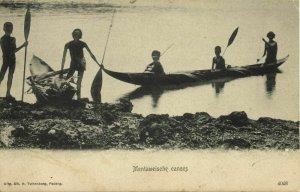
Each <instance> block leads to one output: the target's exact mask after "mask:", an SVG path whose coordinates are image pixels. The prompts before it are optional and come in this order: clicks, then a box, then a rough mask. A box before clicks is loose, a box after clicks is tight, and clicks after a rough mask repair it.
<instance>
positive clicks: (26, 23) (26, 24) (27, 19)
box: [22, 6, 31, 101]
mask: <svg viewBox="0 0 300 192" xmlns="http://www.w3.org/2000/svg"><path fill="white" fill-rule="evenodd" d="M30 22H31V14H30V10H29V6H28V7H27V11H26V14H25V20H24V37H25V41H26V42H27V40H28V36H29V32H30ZM26 57H27V46H26V47H25V56H24V71H23V87H22V101H23V99H24V85H25V72H26Z"/></svg>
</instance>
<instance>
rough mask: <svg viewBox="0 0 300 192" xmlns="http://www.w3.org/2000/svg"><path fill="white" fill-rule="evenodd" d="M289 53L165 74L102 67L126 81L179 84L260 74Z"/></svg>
mask: <svg viewBox="0 0 300 192" xmlns="http://www.w3.org/2000/svg"><path fill="white" fill-rule="evenodd" d="M288 57H289V55H288V56H286V57H285V58H283V59H278V60H277V61H276V62H274V63H266V64H264V63H258V64H252V65H246V66H242V67H230V68H227V69H224V70H215V71H211V70H210V69H208V70H195V71H185V72H175V73H169V74H165V75H155V74H153V73H122V72H115V71H110V70H108V69H105V68H104V69H103V70H104V72H105V73H107V74H108V75H110V76H111V77H113V78H115V79H118V80H120V81H124V82H126V83H131V84H135V85H141V86H156V85H157V86H164V85H179V84H186V83H194V82H202V81H211V80H214V79H221V78H227V77H229V78H240V77H248V76H254V75H261V74H264V73H267V72H269V71H272V70H274V69H277V68H278V67H279V66H280V65H282V64H283V63H284V62H285V61H286V60H287V59H288Z"/></svg>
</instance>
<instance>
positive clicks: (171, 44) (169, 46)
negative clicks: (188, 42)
mask: <svg viewBox="0 0 300 192" xmlns="http://www.w3.org/2000/svg"><path fill="white" fill-rule="evenodd" d="M173 45H174V43H172V44H171V45H170V46H169V47H168V48H167V49H166V50H165V51H164V52H163V53H162V54H161V56H160V57H162V56H163V55H164V54H165V53H166V52H167V51H168V50H169V49H170V48H171V47H172V46H173Z"/></svg>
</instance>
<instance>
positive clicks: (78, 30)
mask: <svg viewBox="0 0 300 192" xmlns="http://www.w3.org/2000/svg"><path fill="white" fill-rule="evenodd" d="M76 32H79V33H80V35H79V39H81V38H82V31H81V29H78V28H77V29H74V30H73V32H72V37H73V38H74V35H75V33H76Z"/></svg>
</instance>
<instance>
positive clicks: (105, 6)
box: [0, 0, 299, 120]
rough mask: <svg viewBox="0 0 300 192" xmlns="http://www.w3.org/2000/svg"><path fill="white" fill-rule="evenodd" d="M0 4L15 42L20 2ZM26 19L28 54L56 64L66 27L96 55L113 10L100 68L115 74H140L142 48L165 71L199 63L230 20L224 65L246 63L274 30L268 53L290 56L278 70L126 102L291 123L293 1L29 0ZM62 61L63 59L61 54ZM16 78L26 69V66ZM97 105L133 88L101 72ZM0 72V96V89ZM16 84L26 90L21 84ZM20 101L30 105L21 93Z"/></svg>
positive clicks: (294, 96) (203, 64)
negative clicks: (273, 49)
mask: <svg viewBox="0 0 300 192" xmlns="http://www.w3.org/2000/svg"><path fill="white" fill-rule="evenodd" d="M9 2H10V3H5V1H4V2H1V3H0V4H1V6H0V23H1V25H3V23H4V22H5V21H11V22H13V23H14V32H13V36H14V37H16V38H17V44H18V45H20V44H21V43H22V42H23V41H24V35H23V22H24V14H25V12H26V9H25V3H23V1H15V2H14V3H11V2H12V1H9ZM32 2H34V3H33V5H32V8H31V12H32V21H31V31H30V36H29V42H30V45H29V47H28V58H29V59H28V60H30V58H31V56H32V55H33V54H35V55H37V56H39V57H41V58H42V59H44V60H45V61H46V62H48V63H49V64H50V65H51V66H52V68H54V69H57V70H58V69H60V64H61V59H62V53H63V47H64V44H65V43H66V42H68V41H70V40H71V39H72V38H71V32H72V30H73V29H75V28H81V29H82V31H83V39H82V40H83V41H85V42H86V43H87V44H88V45H89V47H90V49H91V50H92V52H93V53H94V54H95V55H96V57H97V58H98V60H99V61H101V59H102V55H103V50H104V46H105V42H106V38H107V34H108V29H109V25H110V21H111V16H112V12H113V10H114V9H116V10H117V13H116V15H115V19H114V23H113V27H112V31H111V36H110V39H109V44H108V47H107V52H106V55H105V59H104V65H105V66H106V67H107V68H108V69H111V70H114V71H121V72H141V71H143V70H144V68H145V66H146V65H147V64H149V63H151V57H150V54H151V52H152V50H154V49H158V50H160V51H161V52H163V51H164V50H165V49H166V48H167V47H169V46H170V45H172V44H174V45H173V46H172V48H170V49H169V50H168V51H167V52H166V54H165V55H164V56H163V57H162V58H161V63H162V64H163V66H164V68H165V71H166V72H172V71H181V70H194V69H209V68H211V60H212V57H213V56H214V47H215V46H216V45H220V46H221V47H222V49H223V51H224V49H225V46H226V45H227V42H228V39H229V37H230V35H231V33H232V32H233V30H234V29H235V28H236V27H238V26H239V32H238V35H237V37H236V39H235V41H234V43H233V44H232V45H231V46H230V47H229V48H228V50H227V52H226V54H225V56H224V57H225V60H226V63H227V64H231V65H237V66H239V65H240V66H241V65H246V64H254V63H255V62H256V59H257V58H259V57H261V55H262V54H263V47H264V44H263V42H262V40H261V38H262V37H265V38H266V33H267V32H268V31H270V30H272V31H274V32H275V33H276V38H275V40H276V41H277V42H278V46H279V50H278V58H283V57H285V56H286V55H288V54H289V55H290V58H289V60H288V61H287V62H286V63H285V64H284V65H283V66H281V67H280V69H281V71H282V72H281V73H278V74H276V77H274V76H275V75H273V76H272V75H271V76H268V77H267V76H256V77H249V78H243V79H237V80H233V81H230V82H227V83H225V84H224V85H222V84H221V85H220V84H217V85H212V84H206V85H201V86H200V85H199V86H192V87H186V88H184V89H177V90H163V91H161V90H158V91H157V92H156V93H154V94H141V95H139V96H138V97H137V98H135V99H133V100H132V102H133V105H134V109H133V112H136V113H141V114H143V115H147V114H150V113H157V114H165V113H168V114H170V115H181V114H183V113H185V112H190V113H194V112H198V111H206V112H208V113H209V114H211V115H212V116H214V117H218V116H219V115H225V114H228V113H230V112H232V111H242V110H243V111H245V112H247V114H248V116H249V117H250V118H253V119H257V118H259V117H261V116H269V117H273V118H281V119H289V120H299V112H298V109H299V99H298V98H299V79H298V77H299V75H298V74H299V67H298V66H299V65H298V64H299V24H298V21H299V19H298V18H299V16H298V2H296V1H276V0H274V1H258V0H257V1H247V2H246V1H179V0H170V1H141V0H137V1H132V0H131V1H76V4H75V3H72V1H42V0H39V1H32ZM85 57H86V60H87V71H86V73H85V75H84V78H83V84H82V85H83V87H82V89H83V90H82V92H83V93H82V96H83V97H89V98H90V86H91V83H92V80H93V78H94V76H95V74H96V73H97V71H98V66H97V65H96V64H95V63H94V62H93V61H92V59H91V58H90V56H89V55H88V53H87V52H85ZM67 58H68V59H67V61H66V64H65V66H68V65H69V62H70V59H69V55H68V57H67ZM23 60H24V49H23V50H21V51H20V52H18V53H17V68H16V71H15V76H14V81H13V87H12V94H13V95H14V96H16V97H17V99H20V98H21V91H22V83H21V82H22V73H23V62H24V61H23ZM26 73H27V74H26V76H28V75H29V71H28V70H27V71H26ZM103 78H104V79H103V83H104V84H103V88H102V100H103V102H115V101H116V100H118V99H120V98H122V97H123V96H124V95H128V94H130V93H131V92H133V91H134V90H136V89H137V88H138V86H134V85H130V84H126V83H123V82H120V81H117V80H115V79H112V78H111V77H109V76H107V75H104V77H103ZM5 85H6V78H5V79H4V82H3V84H2V85H1V87H0V96H4V93H5V90H6V86H5ZM25 89H26V90H27V89H28V87H26V88H25ZM25 101H27V102H34V101H35V98H34V96H33V95H29V94H26V95H25Z"/></svg>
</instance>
